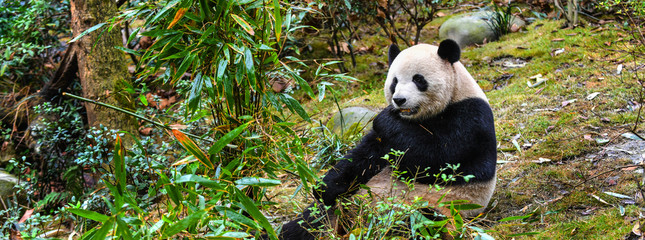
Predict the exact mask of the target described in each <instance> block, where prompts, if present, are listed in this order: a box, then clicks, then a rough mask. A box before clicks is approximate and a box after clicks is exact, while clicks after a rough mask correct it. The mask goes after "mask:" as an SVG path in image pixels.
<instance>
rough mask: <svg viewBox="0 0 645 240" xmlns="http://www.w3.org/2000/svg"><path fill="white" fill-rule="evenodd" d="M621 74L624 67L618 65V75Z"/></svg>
mask: <svg viewBox="0 0 645 240" xmlns="http://www.w3.org/2000/svg"><path fill="white" fill-rule="evenodd" d="M621 72H623V65H622V64H618V67H616V75H620V73H621Z"/></svg>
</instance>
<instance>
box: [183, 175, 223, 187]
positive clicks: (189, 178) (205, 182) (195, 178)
mask: <svg viewBox="0 0 645 240" xmlns="http://www.w3.org/2000/svg"><path fill="white" fill-rule="evenodd" d="M188 182H194V183H199V184H201V185H202V186H205V187H209V188H215V189H223V187H222V185H221V184H220V183H219V182H217V181H214V180H210V179H207V178H205V177H202V176H199V175H194V174H186V175H182V176H181V177H179V179H176V180H175V183H188Z"/></svg>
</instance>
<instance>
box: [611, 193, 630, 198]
mask: <svg viewBox="0 0 645 240" xmlns="http://www.w3.org/2000/svg"><path fill="white" fill-rule="evenodd" d="M605 194H607V195H609V196H612V197H617V198H623V199H632V197H630V196H627V195H623V194H620V193H615V192H605Z"/></svg>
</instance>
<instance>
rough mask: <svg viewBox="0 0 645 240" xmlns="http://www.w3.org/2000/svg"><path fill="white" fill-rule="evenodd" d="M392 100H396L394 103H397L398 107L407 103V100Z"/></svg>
mask: <svg viewBox="0 0 645 240" xmlns="http://www.w3.org/2000/svg"><path fill="white" fill-rule="evenodd" d="M392 100H394V103H396V105H399V106H401V105H403V104H404V103H405V98H392Z"/></svg>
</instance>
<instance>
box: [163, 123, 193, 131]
mask: <svg viewBox="0 0 645 240" xmlns="http://www.w3.org/2000/svg"><path fill="white" fill-rule="evenodd" d="M168 127H169V128H170V129H176V130H183V129H186V128H188V126H186V125H182V124H170V125H168Z"/></svg>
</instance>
